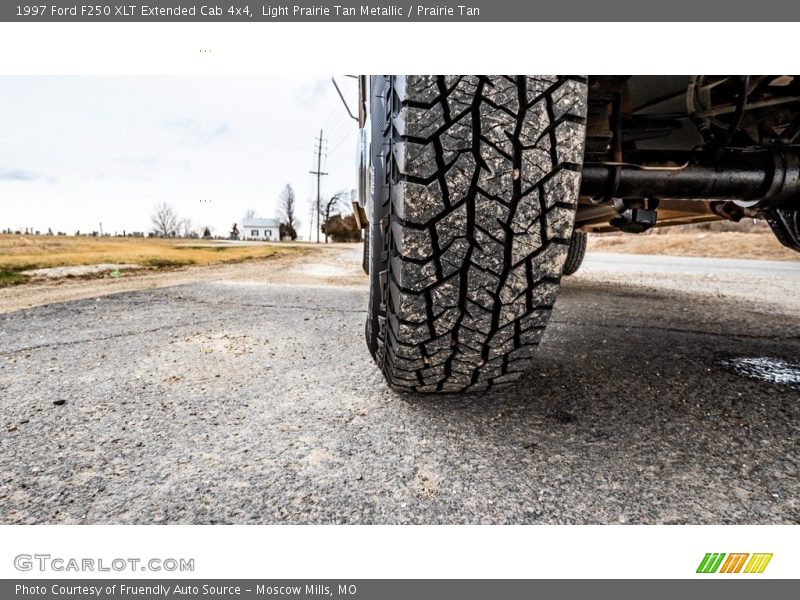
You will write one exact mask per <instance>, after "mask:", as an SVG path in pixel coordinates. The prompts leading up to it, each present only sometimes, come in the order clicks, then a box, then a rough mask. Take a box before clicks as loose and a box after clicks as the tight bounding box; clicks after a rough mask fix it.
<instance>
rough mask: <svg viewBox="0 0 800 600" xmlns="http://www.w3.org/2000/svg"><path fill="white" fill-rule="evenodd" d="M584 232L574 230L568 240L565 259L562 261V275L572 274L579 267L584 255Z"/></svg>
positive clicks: (585, 236)
mask: <svg viewBox="0 0 800 600" xmlns="http://www.w3.org/2000/svg"><path fill="white" fill-rule="evenodd" d="M587 237H588V236H587V235H586V232H584V231H575V232H573V234H572V239H571V240H570V242H569V250H568V251H567V260H565V261H564V275H573V274H574V273H576V272H577V271H578V269H580V268H581V264H582V263H583V258H584V257H585V256H586V240H587Z"/></svg>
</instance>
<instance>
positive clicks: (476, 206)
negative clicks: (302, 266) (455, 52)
mask: <svg viewBox="0 0 800 600" xmlns="http://www.w3.org/2000/svg"><path fill="white" fill-rule="evenodd" d="M370 107H371V109H370V113H371V119H372V149H373V150H372V168H373V174H372V186H373V190H374V191H373V194H372V202H371V204H370V207H369V212H370V215H369V216H370V228H371V232H370V306H369V319H368V322H367V344H368V346H369V348H370V350H371V352H372V354H373V356H374V358H375V361H376V362H377V364H378V366H379V367H380V368H381V370H382V372H383V374H384V376H385V377H386V379H387V381H388V382H389V384H390V385H391V386H392V387H393V388H394V389H397V390H401V391H410V392H461V391H467V390H476V389H485V388H488V387H490V386H493V385H497V384H500V383H506V382H510V381H514V380H516V379H518V378H519V377H520V376H521V374H522V372H524V371H525V370H526V369H527V368H528V366H529V363H530V361H531V359H532V357H533V351H534V347H535V346H536V345H537V344H538V342H539V340H540V338H541V336H542V332H543V330H544V327H545V325H546V323H547V320H548V318H549V316H550V312H551V310H552V307H553V303H554V301H555V297H556V292H557V289H558V285H559V282H560V278H561V273H562V269H563V266H564V261H565V259H566V257H567V251H568V247H569V243H570V237H571V235H572V231H573V222H574V216H575V209H576V207H577V201H578V191H579V187H580V170H581V163H582V159H583V149H584V140H585V130H586V80H585V78H581V77H567V76H553V77H539V76H512V77H504V76H491V77H487V76H480V77H477V76H447V77H445V76H392V77H388V76H380V77H373V78H372V81H371V101H370Z"/></svg>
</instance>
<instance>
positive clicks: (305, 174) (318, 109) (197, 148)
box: [0, 76, 357, 239]
mask: <svg viewBox="0 0 800 600" xmlns="http://www.w3.org/2000/svg"><path fill="white" fill-rule="evenodd" d="M337 81H339V82H340V86H343V87H344V88H345V90H346V94H347V97H348V100H350V102H351V106H352V107H353V108H354V107H355V105H356V85H355V81H354V80H352V79H345V78H343V77H337ZM356 127H357V124H356V122H355V121H353V120H352V119H350V118H349V117H348V116H347V114H346V112H345V109H344V107H343V106H342V104H341V101H340V100H339V97H338V95H337V94H336V90H335V89H334V87H333V84H332V83H331V81H330V77H329V76H320V77H288V78H287V77H0V229H5V228H7V227H11V228H12V229H22V230H24V229H25V227H29V228H33V229H39V230H41V231H43V232H44V231H47V229H48V228H52V229H53V231H65V232H67V233H69V234H72V233H74V232H75V231H76V230H80V231H81V232H91V231H96V230H98V229H99V227H100V225H99V224H100V223H101V222H102V224H103V230H104V232H106V233H114V232H120V233H121V232H122V231H123V230H126V231H147V230H149V228H150V214H151V213H152V208H153V206H154V205H155V204H156V203H158V202H162V201H163V202H167V203H169V204H170V205H172V206H173V208H174V209H175V210H176V212H178V214H179V215H180V216H188V217H190V218H191V219H192V220H193V222H194V224H195V225H197V226H206V225H208V226H210V227H212V229H213V231H214V233H215V234H217V235H223V234H225V233H227V231H228V230H229V229H230V226H231V224H232V223H233V222H234V221H240V220H241V218H242V216H243V215H244V213H245V211H247V209H249V208H252V209H254V210H255V211H256V213H257V215H258V216H262V217H274V216H276V210H277V206H278V203H277V197H278V194H279V193H280V191H281V189H282V188H283V186H284V185H286V184H287V183H290V184H291V185H292V186H293V187H294V189H295V192H296V195H297V199H298V203H299V205H300V219H301V221H302V225H301V228H300V231H299V233H300V234H301V235H302V236H303V237H304V238H306V239H307V238H308V235H309V225H310V220H309V210H310V207H311V204H310V201H311V199H312V198H314V197H315V196H316V181H315V178H314V176H312V175H310V174H309V171H310V170H312V168H314V169H315V168H316V157H315V154H314V144H315V138H316V137H317V136H318V135H319V130H320V128H324V130H325V133H324V137H325V138H327V140H328V142H327V156H326V157H324V158H323V169H322V170H323V171H327V172H329V173H330V175H328V176H327V177H324V178H323V185H322V192H323V195H324V196H329V195H332V194H333V193H334V192H336V191H337V190H340V189H347V190H350V189H352V188H353V187H354V186H355V157H354V154H355V146H356Z"/></svg>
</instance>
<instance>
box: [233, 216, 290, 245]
mask: <svg viewBox="0 0 800 600" xmlns="http://www.w3.org/2000/svg"><path fill="white" fill-rule="evenodd" d="M241 234H242V239H243V240H260V241H267V242H269V241H275V242H278V241H280V239H281V233H280V223H278V220H277V219H244V220H243V221H242V231H241Z"/></svg>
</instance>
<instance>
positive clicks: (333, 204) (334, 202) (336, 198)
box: [324, 191, 348, 244]
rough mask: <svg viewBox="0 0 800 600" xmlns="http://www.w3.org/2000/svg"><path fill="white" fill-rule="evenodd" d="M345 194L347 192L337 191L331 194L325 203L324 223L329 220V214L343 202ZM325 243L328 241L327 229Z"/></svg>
mask: <svg viewBox="0 0 800 600" xmlns="http://www.w3.org/2000/svg"><path fill="white" fill-rule="evenodd" d="M347 195H348V193H347V192H345V191H339V192H336V193H335V194H334V195H333V196H331V199H330V200H328V203H327V204H326V205H325V221H324V223H327V222H328V221H330V218H331V215H332V214H333V212H334V211H336V210H338V209H339V208H340V207H341V206H342V204H343V202H344V199H345V197H346V196H347ZM325 243H326V244H327V243H328V232H327V230H326V231H325Z"/></svg>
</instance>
